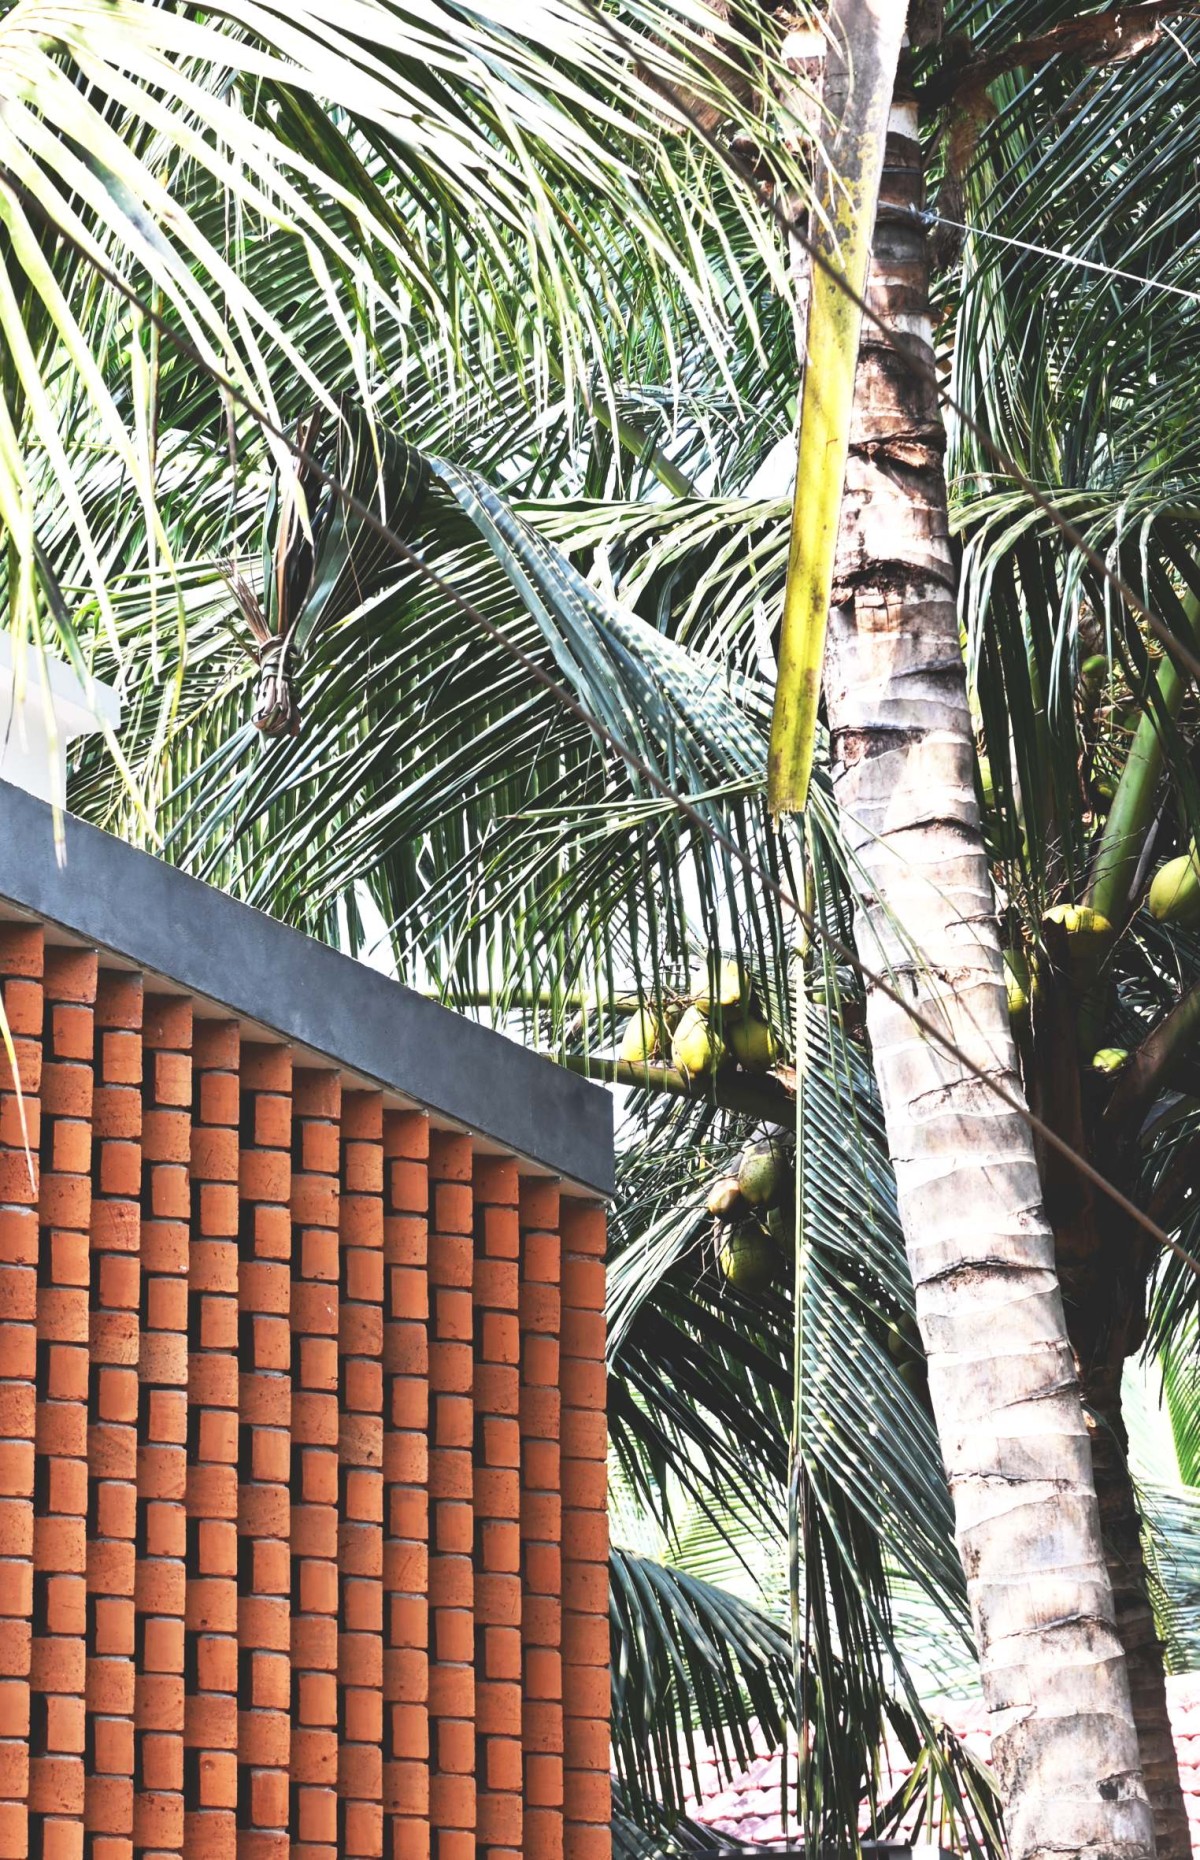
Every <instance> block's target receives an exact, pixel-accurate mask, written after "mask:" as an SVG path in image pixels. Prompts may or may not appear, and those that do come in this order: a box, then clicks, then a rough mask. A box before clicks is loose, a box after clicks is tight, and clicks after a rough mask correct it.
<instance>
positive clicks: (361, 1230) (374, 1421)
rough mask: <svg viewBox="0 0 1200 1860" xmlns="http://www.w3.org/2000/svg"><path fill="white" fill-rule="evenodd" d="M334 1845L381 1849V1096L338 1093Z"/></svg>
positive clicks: (362, 1856) (354, 1856)
mask: <svg viewBox="0 0 1200 1860" xmlns="http://www.w3.org/2000/svg"><path fill="white" fill-rule="evenodd" d="M339 1236H340V1241H341V1307H340V1310H339V1313H338V1359H339V1370H340V1380H341V1390H340V1394H341V1400H340V1415H339V1430H338V1469H339V1482H340V1501H339V1512H338V1519H339V1522H338V1564H339V1568H340V1572H341V1592H340V1597H339V1603H340V1623H339V1628H340V1631H339V1635H338V1692H339V1733H340V1735H339V1741H338V1811H339V1824H340V1835H339V1841H338V1846H339V1848H340V1850H341V1853H342V1855H343V1856H345V1860H380V1856H381V1855H382V1853H383V1263H384V1262H383V1101H382V1099H381V1098H380V1097H379V1095H378V1093H376V1092H361V1091H359V1092H347V1093H346V1094H345V1096H344V1097H343V1100H342V1172H341V1204H340V1209H339Z"/></svg>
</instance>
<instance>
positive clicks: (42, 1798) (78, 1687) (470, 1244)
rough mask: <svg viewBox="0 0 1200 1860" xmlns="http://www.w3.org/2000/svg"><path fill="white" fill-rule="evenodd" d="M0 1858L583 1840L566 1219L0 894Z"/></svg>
mask: <svg viewBox="0 0 1200 1860" xmlns="http://www.w3.org/2000/svg"><path fill="white" fill-rule="evenodd" d="M0 987H2V989H3V997H4V1004H5V1012H6V1015H7V1020H8V1025H9V1028H10V1030H11V1034H12V1038H13V1041H14V1044H15V1050H16V1055H17V1062H18V1076H19V1079H20V1085H21V1090H20V1092H19V1093H18V1092H17V1090H15V1089H14V1081H13V1076H12V1071H11V1068H10V1066H9V1063H8V1061H7V1059H6V1058H4V1057H3V1056H0V1416H2V1421H3V1426H2V1430H0V1860H26V1856H30V1857H31V1860H41V1857H42V1856H45V1860H84V1856H85V1854H86V1855H87V1856H88V1860H134V1856H135V1854H136V1855H137V1856H139V1860H142V1857H144V1860H171V1857H172V1856H185V1857H186V1860H283V1857H284V1855H285V1853H287V1852H288V1851H289V1850H290V1851H291V1852H292V1853H293V1854H294V1855H295V1856H297V1860H341V1857H342V1856H345V1860H606V1856H607V1855H608V1852H609V1844H608V1815H609V1804H608V1723H607V1714H608V1668H607V1661H608V1626H607V1564H606V1557H607V1537H606V1527H605V1480H604V1467H605V1429H604V1335H603V1294H604V1218H603V1212H602V1210H601V1209H599V1208H598V1207H597V1206H596V1205H594V1204H590V1203H586V1202H582V1201H578V1200H574V1199H571V1198H570V1197H568V1196H565V1195H561V1196H560V1192H559V1188H558V1185H557V1184H556V1183H554V1182H552V1181H549V1180H547V1179H546V1178H545V1177H534V1176H532V1175H522V1173H521V1165H520V1164H519V1163H518V1162H517V1161H515V1160H514V1159H513V1158H510V1157H505V1156H496V1155H490V1154H484V1153H482V1152H481V1151H480V1149H479V1148H478V1147H477V1146H476V1144H475V1143H474V1142H473V1141H472V1139H471V1138H470V1137H469V1136H466V1135H463V1134H460V1133H457V1132H450V1131H445V1130H440V1129H436V1128H433V1127H431V1126H430V1124H429V1121H428V1119H427V1118H426V1117H425V1116H424V1115H423V1114H422V1113H421V1112H419V1111H412V1110H405V1109H399V1108H396V1107H393V1106H392V1105H390V1104H389V1103H388V1102H387V1101H386V1100H385V1099H384V1097H383V1096H382V1095H381V1094H380V1093H378V1092H375V1091H371V1090H366V1089H357V1088H353V1087H352V1086H351V1085H350V1084H349V1083H346V1082H344V1081H343V1080H342V1079H341V1078H340V1076H339V1074H338V1072H337V1071H336V1070H335V1069H334V1068H333V1066H332V1065H331V1066H330V1067H329V1068H327V1069H323V1068H321V1067H320V1066H319V1065H315V1064H313V1063H312V1061H311V1058H306V1059H305V1060H304V1061H303V1062H302V1063H296V1064H295V1065H293V1059H292V1055H291V1053H290V1052H289V1051H288V1049H287V1048H286V1047H284V1046H282V1045H279V1044H273V1043H271V1042H269V1041H266V1040H264V1039H263V1038H262V1036H261V1035H260V1034H256V1033H255V1032H254V1031H253V1030H250V1029H243V1028H241V1027H239V1026H238V1025H237V1023H235V1022H234V1021H231V1020H228V1019H224V1020H222V1019H213V1018H208V1017H206V1016H205V1014H204V1013H203V1012H200V1011H195V1010H194V1007H193V1004H192V1003H191V1002H190V1001H189V1000H188V999H187V998H186V997H185V996H182V995H179V994H177V993H172V992H169V991H168V990H167V989H166V988H165V987H164V985H163V984H162V983H161V982H159V981H156V980H155V979H154V978H146V980H145V981H144V982H143V978H142V977H140V976H138V975H136V974H132V973H130V972H128V971H127V970H118V969H116V968H114V967H108V966H101V964H100V963H98V961H97V958H96V956H95V955H94V954H93V953H92V952H89V951H87V950H82V949H79V948H78V947H74V946H67V945H63V944H61V943H45V944H44V942H43V936H42V932H41V930H40V929H38V928H36V927H33V928H31V927H26V926H24V925H14V924H0Z"/></svg>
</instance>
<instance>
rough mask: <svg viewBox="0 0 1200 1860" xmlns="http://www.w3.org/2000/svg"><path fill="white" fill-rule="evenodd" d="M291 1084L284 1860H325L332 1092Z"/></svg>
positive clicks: (302, 1081) (331, 1075)
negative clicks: (288, 1727)
mask: <svg viewBox="0 0 1200 1860" xmlns="http://www.w3.org/2000/svg"><path fill="white" fill-rule="evenodd" d="M293 1090H294V1103H293V1110H294V1123H293V1137H292V1220H293V1223H294V1225H293V1230H292V1799H291V1837H292V1852H293V1854H294V1855H295V1856H296V1860H335V1855H336V1852H337V1837H338V1806H337V1805H338V1797H337V1781H338V1687H337V1668H338V1564H337V1555H338V1431H339V1430H338V1304H339V1293H338V1281H339V1246H338V1200H339V1193H338V1191H339V1176H340V1160H341V1148H340V1142H339V1120H340V1118H341V1114H342V1088H341V1083H340V1080H339V1079H338V1076H337V1074H336V1073H335V1072H322V1071H318V1070H315V1069H313V1070H309V1069H305V1070H302V1071H297V1072H296V1074H295V1079H294V1087H293Z"/></svg>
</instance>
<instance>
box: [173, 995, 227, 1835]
mask: <svg viewBox="0 0 1200 1860" xmlns="http://www.w3.org/2000/svg"><path fill="white" fill-rule="evenodd" d="M192 1041H193V1045H192V1058H193V1066H192V1133H191V1171H192V1173H191V1201H192V1217H191V1218H192V1238H191V1258H190V1273H189V1279H188V1343H189V1359H188V1443H187V1452H188V1463H187V1592H186V1597H185V1616H184V1620H185V1636H184V1680H185V1700H184V1753H183V1777H184V1784H183V1787H184V1843H185V1851H188V1852H191V1853H193V1854H197V1855H199V1854H203V1855H204V1856H205V1860H234V1855H235V1854H236V1851H237V1802H238V1779H237V1767H238V1766H237V1747H238V1709H237V1706H238V1701H237V1691H238V1638H237V1618H238V1606H237V1603H238V1597H237V1567H238V1536H237V1521H238V1476H237V1475H238V1395H239V1391H238V1355H237V1350H238V1124H239V1112H240V1104H239V1090H238V1067H239V1063H240V1058H241V1041H240V1034H239V1030H238V1027H237V1026H236V1025H235V1024H234V1023H233V1022H231V1021H218V1020H199V1019H198V1020H197V1021H196V1023H195V1026H194V1029H193V1035H192Z"/></svg>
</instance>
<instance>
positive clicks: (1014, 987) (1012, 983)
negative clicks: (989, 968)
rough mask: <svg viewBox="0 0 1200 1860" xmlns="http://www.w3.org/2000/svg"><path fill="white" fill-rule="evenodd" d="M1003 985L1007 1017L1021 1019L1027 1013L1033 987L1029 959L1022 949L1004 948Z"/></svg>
mask: <svg viewBox="0 0 1200 1860" xmlns="http://www.w3.org/2000/svg"><path fill="white" fill-rule="evenodd" d="M1004 986H1005V988H1006V989H1007V991H1008V1012H1009V1018H1010V1019H1011V1020H1017V1021H1023V1020H1024V1019H1025V1018H1026V1016H1027V1015H1028V1013H1029V997H1030V994H1031V992H1032V989H1033V983H1032V981H1031V979H1030V975H1029V961H1028V958H1027V957H1026V955H1025V951H1024V950H1023V949H1006V950H1005V952H1004Z"/></svg>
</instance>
